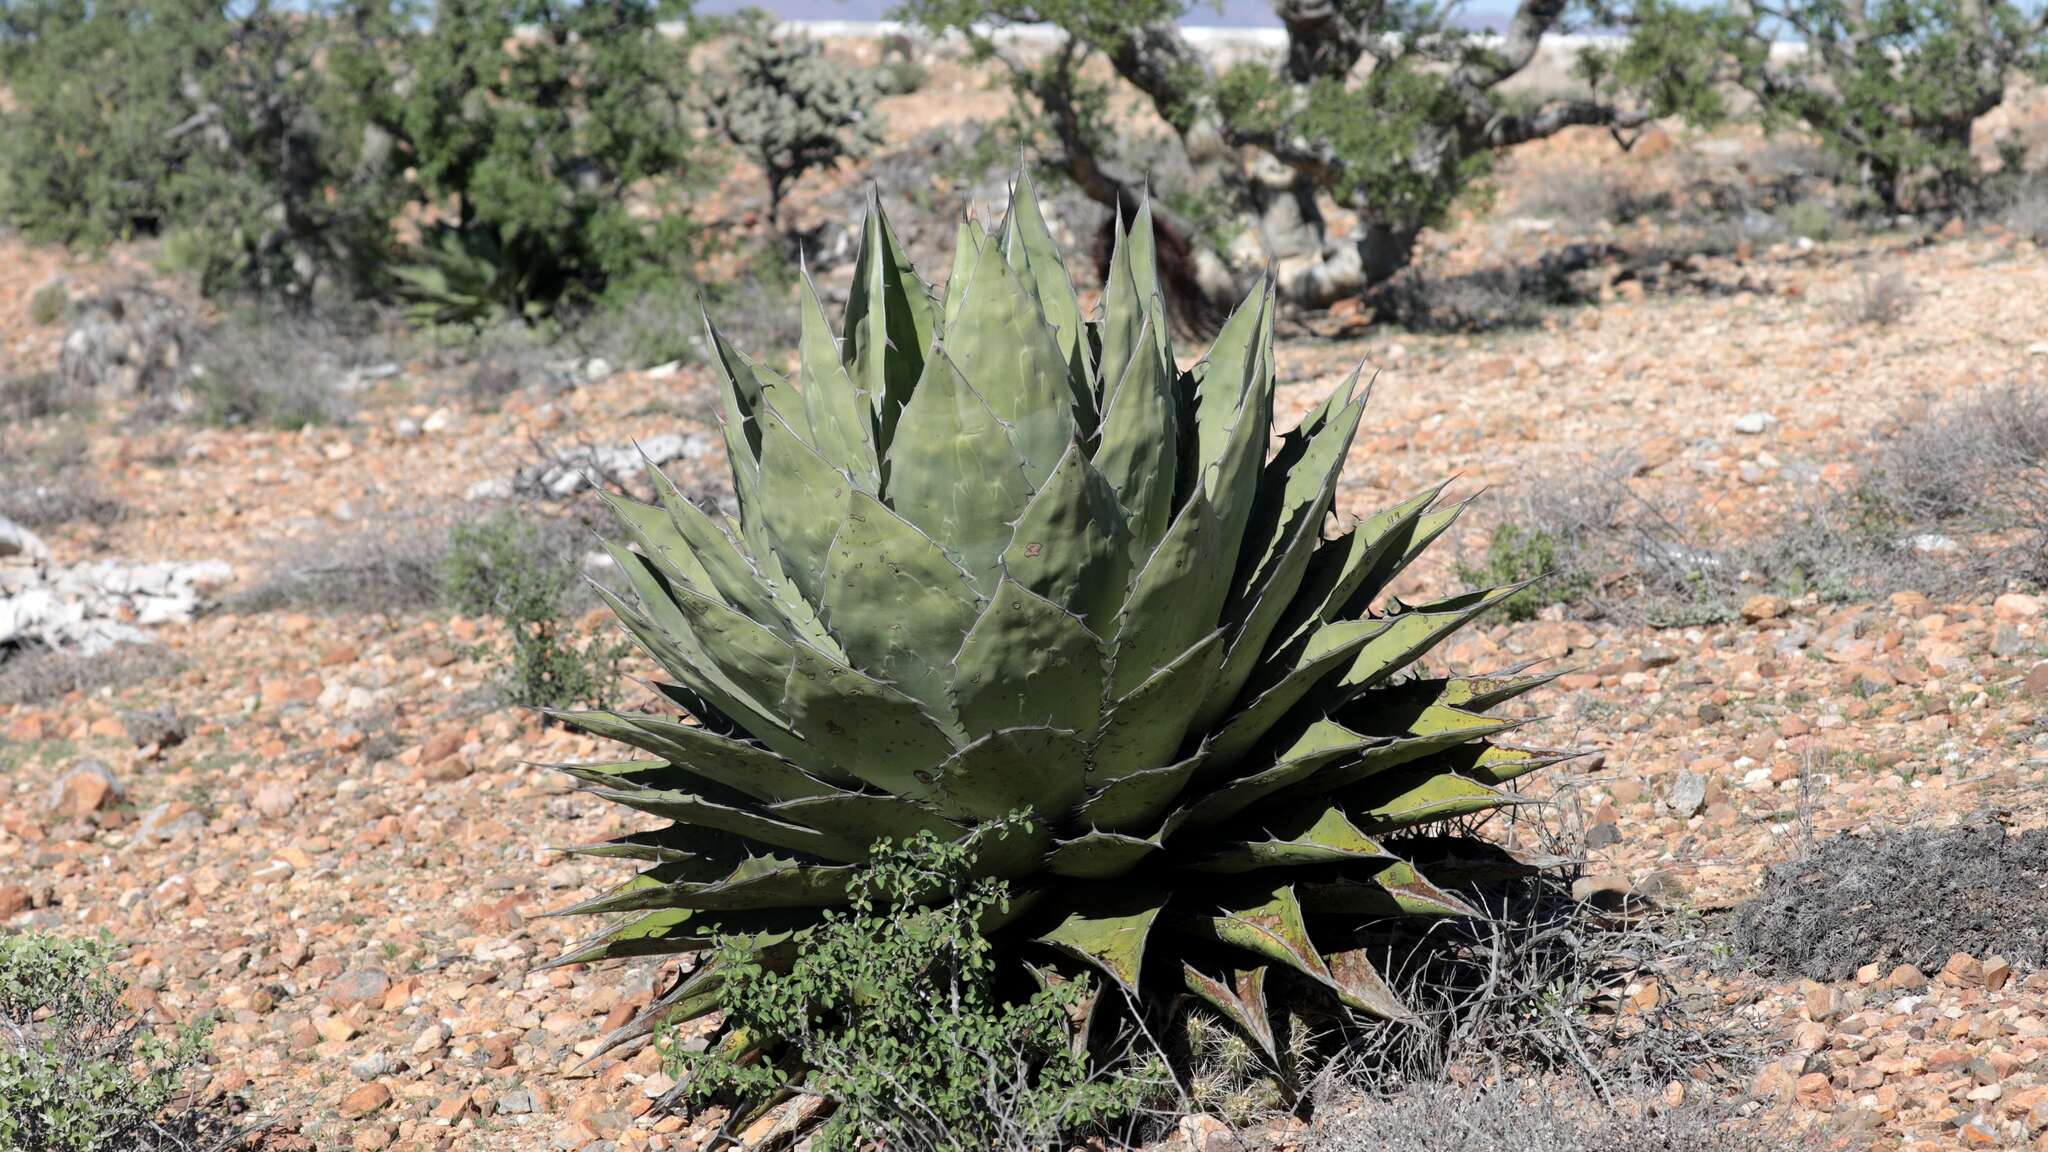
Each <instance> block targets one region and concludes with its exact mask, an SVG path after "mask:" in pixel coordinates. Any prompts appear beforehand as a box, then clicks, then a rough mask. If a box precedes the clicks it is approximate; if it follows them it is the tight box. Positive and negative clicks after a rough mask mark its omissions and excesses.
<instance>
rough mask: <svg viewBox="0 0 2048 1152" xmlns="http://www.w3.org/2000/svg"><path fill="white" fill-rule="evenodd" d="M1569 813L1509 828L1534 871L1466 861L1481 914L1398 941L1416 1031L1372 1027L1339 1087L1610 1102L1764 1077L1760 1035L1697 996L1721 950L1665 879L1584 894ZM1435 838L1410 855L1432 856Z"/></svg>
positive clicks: (1579, 841) (1399, 968) (1526, 818)
mask: <svg viewBox="0 0 2048 1152" xmlns="http://www.w3.org/2000/svg"><path fill="white" fill-rule="evenodd" d="M1563 815H1564V812H1563V810H1562V809H1556V808H1550V809H1541V810H1536V812H1535V813H1534V814H1533V815H1531V814H1527V813H1525V814H1523V815H1522V816H1519V817H1518V818H1517V819H1516V821H1515V826H1514V827H1513V828H1512V829H1508V830H1507V833H1506V835H1507V838H1508V841H1509V842H1510V843H1514V844H1516V845H1517V849H1518V851H1520V852H1522V853H1524V854H1525V855H1526V856H1528V857H1529V858H1530V859H1531V860H1532V861H1533V862H1534V864H1533V865H1532V866H1527V867H1509V868H1492V869H1489V868H1488V867H1487V866H1486V865H1485V864H1484V863H1482V862H1479V861H1475V860H1472V859H1470V858H1468V860H1467V864H1468V865H1472V866H1474V871H1475V873H1476V874H1475V875H1474V876H1473V877H1472V878H1471V879H1469V880H1467V881H1466V882H1465V883H1464V884H1462V885H1460V886H1458V887H1456V888H1455V889H1454V891H1455V892H1456V894H1457V895H1458V896H1459V897H1461V898H1462V899H1464V900H1465V901H1466V902H1467V903H1468V904H1470V905H1471V906H1472V907H1473V908H1475V909H1477V910H1478V911H1479V912H1480V913H1481V915H1479V916H1477V917H1470V918H1453V919H1448V920H1445V921H1443V922H1441V923H1440V924H1437V925H1434V926H1432V927H1429V928H1427V929H1424V930H1421V931H1419V932H1416V933H1413V934H1411V935H1410V936H1407V937H1401V938H1396V939H1394V940H1392V941H1391V942H1390V944H1389V945H1388V948H1387V953H1386V969H1385V970H1386V971H1387V972H1388V980H1389V982H1390V983H1391V984H1392V985H1393V987H1394V988H1395V990H1396V991H1397V992H1398V993H1399V994H1400V995H1401V997H1402V999H1403V1000H1404V1002H1406V1003H1407V1004H1409V1005H1410V1006H1411V1008H1412V1009H1413V1010H1414V1012H1415V1015H1416V1017H1417V1020H1416V1023H1415V1024H1413V1025H1408V1024H1402V1023H1395V1022H1372V1023H1370V1024H1368V1025H1366V1026H1364V1027H1363V1028H1362V1029H1361V1030H1360V1031H1359V1033H1358V1035H1357V1036H1356V1037H1354V1039H1353V1040H1352V1041H1351V1043H1350V1044H1349V1045H1348V1046H1347V1048H1346V1049H1345V1050H1344V1051H1343V1052H1342V1053H1341V1054H1340V1055H1339V1058H1338V1059H1337V1060H1335V1061H1334V1062H1332V1063H1331V1064H1330V1065H1328V1066H1327V1067H1326V1068H1325V1069H1324V1070H1323V1071H1322V1073H1321V1077H1322V1079H1323V1080H1324V1081H1325V1082H1326V1083H1352V1084H1357V1085H1363V1086H1366V1087H1368V1088H1370V1089H1372V1090H1374V1091H1387V1090H1389V1089H1391V1088H1394V1087H1397V1086H1403V1085H1410V1084H1429V1083H1433V1082H1440V1081H1441V1080H1442V1078H1443V1077H1445V1076H1446V1075H1449V1074H1453V1073H1455V1072H1457V1071H1458V1070H1460V1069H1462V1070H1465V1071H1468V1072H1469V1071H1472V1070H1475V1069H1485V1070H1490V1071H1493V1072H1494V1073H1495V1074H1499V1073H1501V1072H1503V1071H1505V1072H1508V1073H1512V1074H1514V1075H1527V1076H1538V1077H1553V1078H1559V1079H1560V1080H1561V1081H1562V1082H1568V1083H1571V1084H1574V1085H1575V1086H1576V1087H1577V1088H1578V1089H1581V1090H1584V1091H1587V1092H1590V1093H1593V1094H1595V1095H1598V1096H1607V1095H1610V1094H1623V1093H1625V1092H1626V1091H1627V1090H1628V1089H1629V1087H1630V1086H1640V1085H1645V1084H1647V1085H1651V1086H1657V1087H1661V1086H1662V1085H1664V1084H1666V1083H1668V1082H1670V1081H1673V1080H1678V1081H1683V1082H1692V1083H1701V1084H1723V1083H1728V1082H1732V1081H1733V1080H1735V1079H1738V1078H1740V1077H1741V1076H1742V1075H1744V1074H1746V1073H1747V1072H1748V1071H1750V1070H1751V1068H1752V1066H1753V1064H1754V1062H1755V1061H1756V1060H1757V1059H1758V1056H1759V1054H1760V1052H1761V1047H1760V1045H1759V1043H1758V1037H1757V1036H1756V1035H1754V1034H1753V1033H1752V1032H1751V1031H1749V1030H1747V1029H1746V1028H1745V1027H1744V1026H1742V1025H1731V1024H1728V1023H1724V1022H1723V1020H1724V1019H1725V1018H1722V1017H1719V1015H1718V1014H1717V1013H1715V1012H1713V1011H1712V1009H1713V1008H1714V1005H1713V1004H1712V1003H1711V1000H1710V999H1702V998H1701V996H1700V994H1698V993H1696V992H1688V991H1687V990H1686V989H1685V986H1684V983H1683V979H1684V975H1685V972H1686V970H1687V969H1688V968H1693V967H1704V966H1705V964H1706V958H1707V954H1708V952H1709V948H1710V945H1709V942H1708V941H1707V940H1706V938H1705V935H1704V932H1703V930H1702V928H1701V925H1700V923H1699V922H1698V921H1697V919H1695V918H1692V917H1688V916H1686V915H1684V914H1683V913H1682V910H1674V909H1666V908H1662V907H1660V906H1659V904H1658V898H1659V897H1661V896H1662V895H1663V892H1662V890H1661V889H1660V888H1658V887H1657V886H1655V885H1654V884H1652V885H1650V886H1647V887H1644V888H1640V889H1637V888H1631V889H1628V890H1626V891H1623V890H1617V889H1614V888H1611V887H1606V886H1604V885H1600V884H1593V885H1591V886H1590V887H1588V888H1587V889H1586V890H1584V891H1581V890H1579V889H1580V887H1581V886H1582V882H1584V881H1586V879H1587V876H1586V871H1585V865H1584V863H1583V861H1584V859H1585V856H1586V846H1585V842H1584V840H1583V837H1582V836H1581V835H1579V833H1578V832H1577V831H1576V830H1575V829H1574V828H1573V827H1572V823H1571V822H1570V821H1567V820H1564V819H1561V817H1562V816H1563ZM1396 843H1400V840H1399V839H1398V838H1397V840H1396ZM1432 843H1433V842H1430V841H1422V842H1420V843H1415V844H1410V845H1405V846H1406V847H1413V848H1415V849H1417V856H1416V858H1417V859H1418V861H1419V862H1426V861H1427V860H1428V858H1429V853H1430V851H1431V844H1432ZM1489 871H1491V872H1492V873H1493V875H1486V873H1488V872H1489ZM1375 959H1376V960H1377V959H1378V957H1375Z"/></svg>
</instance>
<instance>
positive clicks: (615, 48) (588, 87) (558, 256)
mask: <svg viewBox="0 0 2048 1152" xmlns="http://www.w3.org/2000/svg"><path fill="white" fill-rule="evenodd" d="M685 11H686V10H685V9H684V8H683V6H682V5H680V4H678V3H676V2H675V0H595V2H590V3H582V4H573V5H571V4H562V3H557V2H555V0H440V2H439V3H437V4H436V5H435V6H434V13H433V19H432V21H431V23H430V24H429V26H428V27H427V28H426V29H425V30H424V31H422V32H420V33H418V34H417V35H412V36H408V37H407V38H406V39H405V40H404V42H403V50H402V52H401V54H400V59H401V61H402V63H403V66H404V68H405V70H406V76H405V83H404V84H403V85H393V84H383V85H380V86H378V87H377V89H376V92H375V94H374V97H373V99H374V100H375V101H376V115H377V116H378V118H379V121H380V123H383V124H384V125H386V126H387V127H388V128H389V129H390V130H391V131H392V132H393V133H394V134H395V135H396V137H397V139H398V141H399V150H400V152H401V153H402V154H403V155H405V156H406V157H407V158H408V160H409V162H410V163H411V164H412V165H413V167H414V169H415V171H416V181H417V186H416V187H415V188H414V189H412V192H413V194H414V195H415V196H416V197H417V198H418V200H419V201H420V203H421V204H422V205H424V206H426V207H428V208H430V209H432V210H433V211H435V212H436V213H439V214H440V227H439V229H437V231H436V232H435V233H434V234H433V236H432V239H431V240H430V243H429V244H427V245H425V246H423V247H422V248H421V249H419V250H416V251H415V252H414V253H412V254H411V256H410V257H408V262H409V264H410V265H411V269H410V270H409V271H408V273H407V275H406V276H405V277H404V278H403V280H402V283H401V292H402V294H404V295H407V296H408V297H409V298H411V299H413V300H414V301H415V302H417V303H421V304H424V305H426V306H427V307H429V308H438V309H439V314H438V315H436V316H434V317H432V318H435V319H439V320H442V321H444V322H447V321H456V320H460V321H465V322H466V321H478V322H481V321H487V320H490V319H493V318H502V317H504V316H514V317H523V318H532V317H534V316H536V315H539V314H542V313H546V312H550V311H552V310H554V309H555V308H556V307H558V306H559V305H561V304H564V303H569V304H579V303H581V304H587V303H590V302H593V301H596V300H598V299H599V298H601V297H603V296H604V295H605V294H606V293H608V292H619V291H628V292H630V291H634V290H637V289H638V288H639V287H640V286H642V284H643V283H644V282H645V281H646V280H647V279H650V278H665V277H672V276H674V275H676V274H677V272H678V270H679V268H680V261H681V260H682V258H684V257H685V256H687V255H688V253H689V251H690V244H689V242H690V240H691V234H692V225H691V222H690V220H689V217H688V215H687V213H685V212H683V211H681V210H680V209H681V208H682V207H683V199H682V198H683V195H684V194H685V193H686V192H687V191H688V190H690V189H691V188H692V187H693V186H694V185H695V183H696V182H697V181H699V180H701V179H702V178H703V177H704V176H705V174H706V170H705V165H704V161H705V160H706V157H705V156H704V155H703V153H702V149H701V145H700V141H699V139H698V137H697V135H696V133H695V132H694V131H693V129H692V126H691V122H690V120H689V118H688V117H687V115H686V110H687V105H686V97H687V96H688V91H689V90H688V87H687V85H688V82H689V77H690V76H691V74H692V73H691V69H690V67H689V62H688V53H689V49H690V40H689V38H688V37H687V36H686V37H681V38H670V37H668V36H666V35H664V34H663V32H662V31H661V29H660V27H659V26H658V25H659V22H660V21H661V20H663V19H665V18H669V17H676V16H682V15H684V14H685ZM437 275H438V276H439V277H440V278H442V279H443V280H445V281H446V283H444V284H436V283H434V280H435V278H436V276H437Z"/></svg>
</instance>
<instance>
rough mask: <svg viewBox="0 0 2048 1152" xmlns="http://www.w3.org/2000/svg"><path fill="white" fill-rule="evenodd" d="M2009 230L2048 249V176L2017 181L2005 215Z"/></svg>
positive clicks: (2045, 174) (2004, 218)
mask: <svg viewBox="0 0 2048 1152" xmlns="http://www.w3.org/2000/svg"><path fill="white" fill-rule="evenodd" d="M2001 219H2003V221H2004V223H2005V226H2006V227H2007V228H2010V229H2012V230H2013V231H2014V232H2017V233H2019V234H2020V235H2022V236H2025V237H2026V238H2027V239H2029V240H2032V241H2033V242H2034V243H2036V244H2039V245H2041V246H2043V247H2048V172H2035V173H2032V174H2030V175H2029V176H2027V177H2026V178H2024V179H2022V180H2019V181H2016V182H2015V183H2014V185H2013V188H2012V191H2011V192H2010V193H2009V194H2008V195H2007V197H2006V202H2005V205H2004V210H2003V212H2002V213H2001Z"/></svg>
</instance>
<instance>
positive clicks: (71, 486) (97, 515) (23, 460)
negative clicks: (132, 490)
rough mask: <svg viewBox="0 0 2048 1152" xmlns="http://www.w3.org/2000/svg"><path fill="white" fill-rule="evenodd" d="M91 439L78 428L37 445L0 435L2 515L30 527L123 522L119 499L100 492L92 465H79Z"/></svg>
mask: <svg viewBox="0 0 2048 1152" xmlns="http://www.w3.org/2000/svg"><path fill="white" fill-rule="evenodd" d="M84 451H85V438H84V436H83V434H82V433H79V432H78V431H77V430H75V429H73V430H70V431H68V432H66V433H60V434H59V435H57V436H55V437H52V438H51V439H49V440H46V441H44V442H43V443H41V444H38V445H36V446H34V447H32V448H17V447H15V446H14V445H12V444H9V443H7V442H6V439H5V438H4V437H0V517H5V518H7V519H9V520H12V521H14V522H15V523H17V524H21V525H24V526H26V527H29V528H45V527H48V526H50V525H52V524H71V523H78V522H84V523H88V524H94V525H99V526H105V525H108V524H112V523H113V522H114V521H116V520H119V519H120V518H121V516H122V513H123V511H124V510H123V508H122V506H121V504H120V502H119V501H116V500H114V499H112V498H110V497H108V496H107V495H106V494H105V493H104V492H102V491H101V490H100V486H99V482H98V480H97V479H96V478H95V477H94V476H93V474H92V470H91V469H90V468H83V467H80V466H79V463H78V461H79V459H80V455H81V453H83V452H84Z"/></svg>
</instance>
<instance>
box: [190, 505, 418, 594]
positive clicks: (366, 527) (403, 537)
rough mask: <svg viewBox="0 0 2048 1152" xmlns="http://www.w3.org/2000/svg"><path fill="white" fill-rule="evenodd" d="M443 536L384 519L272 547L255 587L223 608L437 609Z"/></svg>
mask: <svg viewBox="0 0 2048 1152" xmlns="http://www.w3.org/2000/svg"><path fill="white" fill-rule="evenodd" d="M447 550H448V537H447V531H446V528H445V527H444V526H443V525H442V523H441V522H440V521H439V520H437V519H434V518H431V517H428V516H423V515H419V514H414V513H404V512H399V513H385V514H378V515H372V516H368V517H365V518H364V519H363V520H362V521H361V522H360V523H357V524H353V525H350V526H348V527H346V528H344V529H340V530H335V531H323V532H318V533H315V534H313V535H311V536H307V537H286V538H283V539H280V540H278V541H277V542H276V543H275V544H274V545H273V550H272V553H271V555H270V557H269V560H268V566H267V569H266V570H265V572H264V574H263V575H262V576H261V577H260V578H259V579H257V580H256V581H255V582H253V583H251V584H249V585H247V586H245V587H242V588H239V589H236V590H235V591H234V592H232V593H230V594H229V595H228V596H227V597H226V598H225V599H224V600H223V602H222V606H223V607H224V608H225V609H226V610H227V611H230V612H241V613H256V612H271V611H278V610H282V609H292V610H295V611H301V612H405V611H419V610H424V609H429V608H433V607H436V606H438V605H439V604H440V602H441V591H442V574H441V568H442V563H443V559H444V558H445V556H446V555H447Z"/></svg>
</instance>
